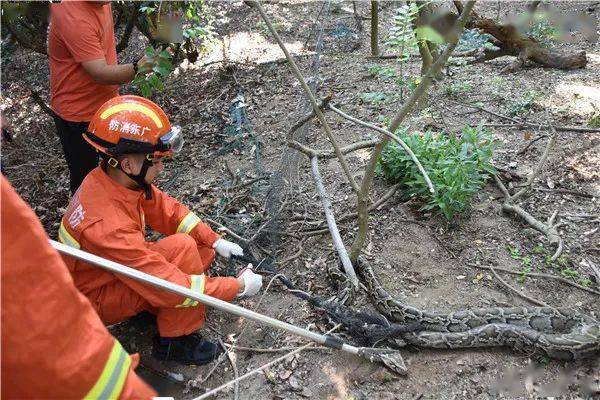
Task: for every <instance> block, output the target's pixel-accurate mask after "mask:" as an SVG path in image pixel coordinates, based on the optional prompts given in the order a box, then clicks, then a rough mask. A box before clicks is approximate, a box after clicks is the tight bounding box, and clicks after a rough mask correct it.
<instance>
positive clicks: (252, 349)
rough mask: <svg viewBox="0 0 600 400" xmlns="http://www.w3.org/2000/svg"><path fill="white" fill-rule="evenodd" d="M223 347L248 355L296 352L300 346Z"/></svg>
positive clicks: (311, 348)
mask: <svg viewBox="0 0 600 400" xmlns="http://www.w3.org/2000/svg"><path fill="white" fill-rule="evenodd" d="M225 346H227V347H228V348H229V349H231V350H238V351H247V352H249V353H281V352H283V351H292V350H298V349H299V348H300V346H297V347H291V346H287V347H278V348H275V349H263V348H259V347H244V346H238V345H233V344H228V343H225ZM305 350H307V351H308V350H313V351H321V350H331V349H330V348H329V347H325V346H312V347H309V348H306V349H305Z"/></svg>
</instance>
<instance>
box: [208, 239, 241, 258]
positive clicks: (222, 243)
mask: <svg viewBox="0 0 600 400" xmlns="http://www.w3.org/2000/svg"><path fill="white" fill-rule="evenodd" d="M213 249H215V251H216V252H217V253H219V255H220V256H221V257H225V258H231V256H232V255H233V256H243V255H244V249H242V247H241V246H240V245H239V244H237V243H233V242H230V241H229V240H225V239H217V241H216V242H215V244H213Z"/></svg>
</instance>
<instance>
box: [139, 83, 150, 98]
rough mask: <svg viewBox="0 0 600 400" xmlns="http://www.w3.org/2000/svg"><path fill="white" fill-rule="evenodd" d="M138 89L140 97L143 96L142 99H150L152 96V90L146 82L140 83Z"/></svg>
mask: <svg viewBox="0 0 600 400" xmlns="http://www.w3.org/2000/svg"><path fill="white" fill-rule="evenodd" d="M139 88H140V91H141V92H142V96H144V97H150V95H151V94H152V88H151V87H150V85H149V84H148V82H146V81H144V82H142V83H141V84H140V86H139Z"/></svg>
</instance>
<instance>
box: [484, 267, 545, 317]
mask: <svg viewBox="0 0 600 400" xmlns="http://www.w3.org/2000/svg"><path fill="white" fill-rule="evenodd" d="M489 269H490V271H492V274H494V276H495V277H496V279H498V280H499V281H500V283H502V284H503V285H504V286H506V287H507V288H509V289H510V290H511V291H512V292H514V293H516V294H517V295H518V296H519V297H521V298H523V299H525V300H527V301H529V302H530V303H532V304H536V305H538V306H542V307H549V308H554V307H552V306H550V305H549V304H546V303H544V302H543V301H541V300H537V299H534V298H533V297H529V296H527V295H526V294H525V293H523V292H521V291H520V290H518V289H516V288H515V287H513V286H512V285H511V284H509V283H508V282H506V281H505V280H504V279H502V278H501V277H500V275H498V273H497V272H496V270H495V269H494V267H492V266H491V265H490V268H489Z"/></svg>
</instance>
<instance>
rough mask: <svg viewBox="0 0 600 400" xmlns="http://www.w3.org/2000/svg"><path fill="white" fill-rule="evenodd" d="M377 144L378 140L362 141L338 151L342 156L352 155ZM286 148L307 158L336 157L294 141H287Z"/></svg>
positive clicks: (331, 153)
mask: <svg viewBox="0 0 600 400" xmlns="http://www.w3.org/2000/svg"><path fill="white" fill-rule="evenodd" d="M377 142H378V140H363V141H361V142H356V143H352V144H349V145H348V146H344V147H342V148H340V151H341V152H342V154H348V153H352V152H353V151H357V150H360V149H368V148H371V147H373V146H375V145H376V144H377ZM288 146H290V147H291V148H292V149H295V150H298V151H299V152H301V153H304V154H306V155H307V156H309V157H318V158H324V159H325V158H335V157H336V155H335V154H334V153H333V152H331V151H321V150H315V149H312V148H310V147H308V146H305V145H303V144H302V143H300V142H297V141H295V140H290V141H288Z"/></svg>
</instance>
